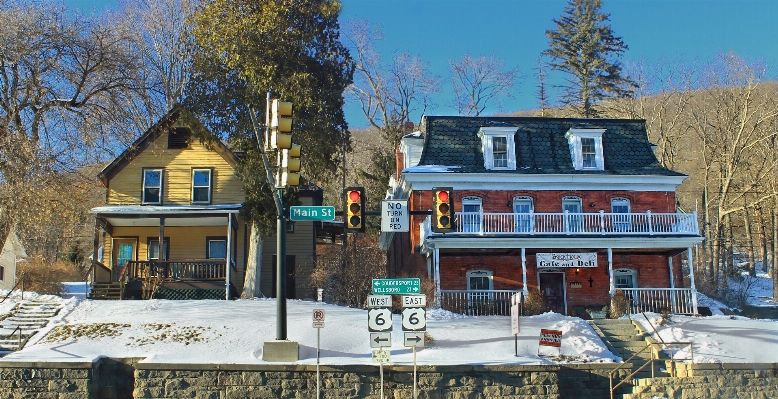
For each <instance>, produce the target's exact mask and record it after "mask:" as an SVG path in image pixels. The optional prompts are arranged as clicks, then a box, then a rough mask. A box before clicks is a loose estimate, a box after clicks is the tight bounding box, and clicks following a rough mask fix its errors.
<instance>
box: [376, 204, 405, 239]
mask: <svg viewBox="0 0 778 399" xmlns="http://www.w3.org/2000/svg"><path fill="white" fill-rule="evenodd" d="M409 215H410V213H409V212H408V200H403V201H395V200H391V201H390V200H384V201H381V231H382V232H395V233H397V232H408V231H410V226H411V223H410V217H409Z"/></svg>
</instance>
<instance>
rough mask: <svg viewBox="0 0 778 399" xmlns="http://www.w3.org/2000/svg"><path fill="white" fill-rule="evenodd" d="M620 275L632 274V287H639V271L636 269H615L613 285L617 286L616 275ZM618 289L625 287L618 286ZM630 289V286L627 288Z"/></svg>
mask: <svg viewBox="0 0 778 399" xmlns="http://www.w3.org/2000/svg"><path fill="white" fill-rule="evenodd" d="M618 276H632V283H633V287H632V288H639V285H638V272H637V271H636V270H634V269H616V270H614V271H613V285H614V287H615V286H616V277H618ZM616 289H617V290H621V289H624V288H618V287H617V288H616ZM627 289H629V288H627Z"/></svg>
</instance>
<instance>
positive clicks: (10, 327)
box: [0, 300, 62, 357]
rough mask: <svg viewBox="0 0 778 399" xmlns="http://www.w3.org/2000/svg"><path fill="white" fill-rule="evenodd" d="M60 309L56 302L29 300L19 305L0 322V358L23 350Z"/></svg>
mask: <svg viewBox="0 0 778 399" xmlns="http://www.w3.org/2000/svg"><path fill="white" fill-rule="evenodd" d="M61 308H62V304H61V303H60V302H58V301H46V300H30V301H24V302H21V303H19V304H18V305H17V306H16V307H14V309H13V310H11V314H10V316H8V317H6V318H5V319H3V320H2V321H0V357H3V356H6V355H8V354H10V353H13V352H15V351H18V350H21V349H22V348H24V345H26V344H27V341H29V340H30V337H32V336H33V335H35V333H37V332H38V330H40V329H41V328H43V327H46V325H47V324H48V323H49V320H50V319H51V318H52V317H54V316H56V315H57V313H59V311H60V309H61Z"/></svg>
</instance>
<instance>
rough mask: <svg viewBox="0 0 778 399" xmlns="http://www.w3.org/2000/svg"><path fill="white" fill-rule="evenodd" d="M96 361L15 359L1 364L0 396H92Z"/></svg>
mask: <svg viewBox="0 0 778 399" xmlns="http://www.w3.org/2000/svg"><path fill="white" fill-rule="evenodd" d="M93 364H94V363H93V362H78V363H72V362H68V363H59V362H14V363H12V364H11V365H10V366H9V365H7V364H3V365H2V366H0V399H19V398H41V399H49V398H51V399H83V398H89V397H93V396H92V395H91V392H92V389H93V386H94V384H93V380H94V370H93V369H92V367H93Z"/></svg>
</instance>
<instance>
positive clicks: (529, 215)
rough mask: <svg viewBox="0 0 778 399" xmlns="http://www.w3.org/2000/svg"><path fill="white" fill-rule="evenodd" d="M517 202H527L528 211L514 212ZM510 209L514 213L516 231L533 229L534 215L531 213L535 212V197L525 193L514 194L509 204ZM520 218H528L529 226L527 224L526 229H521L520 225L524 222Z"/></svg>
mask: <svg viewBox="0 0 778 399" xmlns="http://www.w3.org/2000/svg"><path fill="white" fill-rule="evenodd" d="M517 202H529V212H527V213H521V214H519V213H517V212H516V203H517ZM511 205H512V206H511V211H512V212H513V213H514V227H515V229H516V231H520V232H524V233H527V232H532V231H534V230H535V217H534V216H533V214H534V213H535V199H534V198H532V197H529V196H526V195H521V196H516V197H513V203H512V204H511ZM521 215H527V216H521ZM522 218H528V219H529V226H527V228H526V229H522V228H521V226H522V224H523V222H524V220H522Z"/></svg>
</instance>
